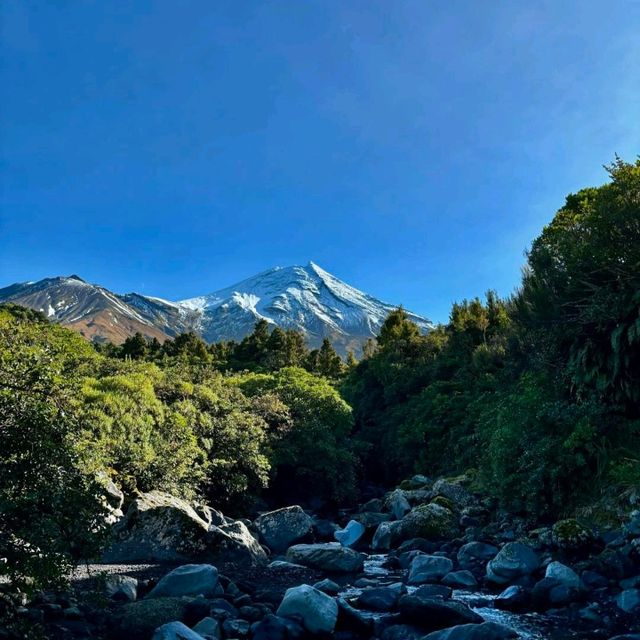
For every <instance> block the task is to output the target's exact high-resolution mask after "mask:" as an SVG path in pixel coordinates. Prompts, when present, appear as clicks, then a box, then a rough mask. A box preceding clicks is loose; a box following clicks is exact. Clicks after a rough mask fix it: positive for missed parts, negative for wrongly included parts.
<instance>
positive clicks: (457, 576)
mask: <svg viewBox="0 0 640 640" xmlns="http://www.w3.org/2000/svg"><path fill="white" fill-rule="evenodd" d="M442 584H446V585H447V586H449V587H453V588H454V589H475V588H476V587H477V586H478V581H477V580H476V577H475V576H474V575H473V573H471V571H469V570H468V569H461V570H460V571H451V573H447V575H446V576H445V577H444V578H442Z"/></svg>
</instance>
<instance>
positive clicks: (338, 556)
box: [287, 542, 364, 573]
mask: <svg viewBox="0 0 640 640" xmlns="http://www.w3.org/2000/svg"><path fill="white" fill-rule="evenodd" d="M287 560H289V562H295V563H296V564H301V565H304V566H305V567H310V568H311V569H318V570H319V571H327V572H329V573H356V572H357V571H362V569H363V567H364V555H363V554H362V553H358V552H357V551H354V550H353V549H348V548H347V547H343V546H342V545H340V544H339V543H337V542H325V543H321V544H297V545H294V546H293V547H290V548H289V550H288V551H287Z"/></svg>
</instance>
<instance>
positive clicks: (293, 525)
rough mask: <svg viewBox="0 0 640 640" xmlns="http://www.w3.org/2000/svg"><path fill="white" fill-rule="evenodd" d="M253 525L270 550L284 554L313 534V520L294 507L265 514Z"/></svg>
mask: <svg viewBox="0 0 640 640" xmlns="http://www.w3.org/2000/svg"><path fill="white" fill-rule="evenodd" d="M253 525H254V527H255V528H256V530H257V531H258V532H259V533H260V539H261V540H262V541H263V542H264V543H265V544H266V545H267V547H269V549H271V550H272V551H273V552H275V553H282V552H284V551H286V550H287V549H288V548H289V547H290V546H291V545H292V544H294V543H296V542H298V541H300V540H302V539H303V538H304V537H305V536H307V535H309V533H311V528H312V527H313V519H312V518H311V517H310V516H308V515H307V514H306V513H305V512H304V511H303V510H302V508H301V507H299V506H292V507H284V508H283V509H277V510H276V511H269V512H268V513H263V514H262V515H261V516H259V517H258V518H257V519H256V520H255V522H254V523H253Z"/></svg>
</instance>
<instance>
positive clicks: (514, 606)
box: [494, 584, 531, 612]
mask: <svg viewBox="0 0 640 640" xmlns="http://www.w3.org/2000/svg"><path fill="white" fill-rule="evenodd" d="M530 603H531V590H530V589H526V588H525V587H523V586H521V585H518V584H512V585H510V586H509V587H507V588H506V589H505V590H504V591H503V592H502V593H501V594H500V595H499V596H498V597H497V598H496V599H495V600H494V605H495V607H496V609H504V610H505V611H516V612H518V611H527V610H528V609H529V606H530Z"/></svg>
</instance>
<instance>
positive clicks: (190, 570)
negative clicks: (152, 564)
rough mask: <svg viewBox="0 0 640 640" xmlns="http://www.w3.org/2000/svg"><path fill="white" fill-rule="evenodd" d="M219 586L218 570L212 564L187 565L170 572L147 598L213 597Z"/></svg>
mask: <svg viewBox="0 0 640 640" xmlns="http://www.w3.org/2000/svg"><path fill="white" fill-rule="evenodd" d="M217 586H218V570H217V569H216V568H215V567H214V566H213V565H210V564H185V565H183V566H182V567H178V568H177V569H174V570H173V571H171V572H169V573H168V574H167V575H166V576H164V578H162V580H160V582H158V584H157V585H156V586H155V587H154V588H153V589H152V590H151V592H150V593H149V595H148V596H147V598H163V597H179V596H198V595H203V596H205V597H208V598H210V597H212V596H213V595H214V594H215V593H216V588H217Z"/></svg>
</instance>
